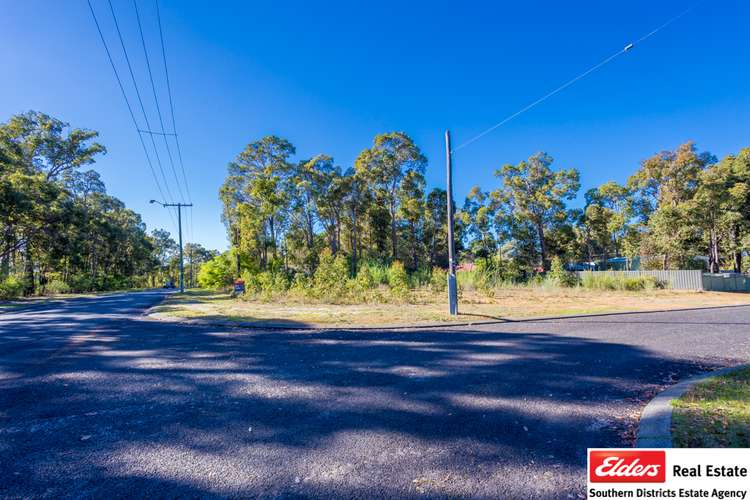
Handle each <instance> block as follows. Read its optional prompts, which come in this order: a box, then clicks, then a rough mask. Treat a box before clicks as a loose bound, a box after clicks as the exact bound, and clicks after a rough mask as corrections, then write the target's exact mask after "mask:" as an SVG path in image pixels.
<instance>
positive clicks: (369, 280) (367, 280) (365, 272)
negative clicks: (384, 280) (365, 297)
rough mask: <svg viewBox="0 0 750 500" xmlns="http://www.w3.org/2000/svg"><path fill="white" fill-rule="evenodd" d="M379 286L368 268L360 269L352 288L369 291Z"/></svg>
mask: <svg viewBox="0 0 750 500" xmlns="http://www.w3.org/2000/svg"><path fill="white" fill-rule="evenodd" d="M379 284H380V283H379V282H378V280H377V279H376V277H375V276H373V273H372V268H371V267H370V266H362V267H360V268H359V271H358V272H357V276H356V277H355V278H354V286H356V288H358V289H361V290H370V289H372V288H375V287H377V286H378V285H379Z"/></svg>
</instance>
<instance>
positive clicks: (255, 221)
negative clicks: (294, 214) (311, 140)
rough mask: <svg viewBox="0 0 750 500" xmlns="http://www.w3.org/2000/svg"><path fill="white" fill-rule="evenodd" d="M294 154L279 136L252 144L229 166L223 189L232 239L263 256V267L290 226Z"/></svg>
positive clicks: (261, 265)
mask: <svg viewBox="0 0 750 500" xmlns="http://www.w3.org/2000/svg"><path fill="white" fill-rule="evenodd" d="M294 153H295V148H294V146H293V145H292V144H291V143H290V142H289V141H287V140H286V139H282V138H279V137H276V136H267V137H264V138H263V139H261V140H259V141H256V142H252V143H250V144H248V145H247V146H246V147H245V149H244V150H243V151H242V152H241V153H240V154H239V155H237V157H236V158H235V160H234V161H233V162H232V163H230V164H229V168H228V169H229V178H228V179H227V181H226V182H225V183H224V185H223V186H222V189H221V198H222V202H223V204H224V220H225V223H226V224H227V226H228V230H229V233H230V238H231V239H232V240H233V241H235V242H236V245H237V246H238V247H239V248H241V249H243V250H244V251H246V252H247V253H248V254H251V255H252V254H257V255H259V262H258V263H259V265H260V267H261V268H265V267H266V265H267V263H268V251H269V249H270V250H271V252H272V253H273V255H274V256H276V254H277V249H278V245H279V241H280V239H281V236H282V235H283V231H284V228H285V224H286V223H287V217H288V215H289V202H290V198H291V190H292V184H291V179H292V177H293V173H294V169H293V167H292V165H291V163H290V162H289V158H290V157H291V156H292V155H294Z"/></svg>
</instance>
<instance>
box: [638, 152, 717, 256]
mask: <svg viewBox="0 0 750 500" xmlns="http://www.w3.org/2000/svg"><path fill="white" fill-rule="evenodd" d="M715 162H716V158H715V157H714V156H713V155H712V154H710V153H708V152H703V153H699V152H698V150H697V148H696V147H695V144H694V143H693V142H690V141H689V142H686V143H684V144H681V145H680V146H678V147H677V149H675V150H674V151H662V152H660V153H657V154H655V155H653V156H651V157H649V158H647V159H646V160H644V161H643V162H641V166H640V168H639V169H638V171H637V172H636V173H635V174H634V175H632V176H631V177H630V178H629V179H628V187H629V188H630V189H631V191H632V192H633V195H634V208H635V214H636V215H637V216H638V217H639V218H640V220H641V221H642V222H643V223H644V224H646V225H647V228H646V232H645V235H644V240H643V247H644V248H643V251H642V253H643V254H645V255H647V256H651V255H661V265H660V267H661V268H662V269H669V268H670V267H671V266H672V264H675V265H678V266H679V265H685V262H686V261H687V260H688V259H689V258H690V254H691V253H694V252H695V250H696V248H695V245H696V238H697V237H698V236H699V235H697V234H696V232H695V230H694V227H693V226H692V224H691V223H690V222H689V214H688V213H687V207H686V206H685V203H686V202H688V201H689V200H691V199H692V197H693V196H694V194H695V193H696V191H697V189H698V187H699V183H700V178H701V172H702V171H703V170H705V169H706V167H708V166H709V165H711V164H713V163H715ZM671 261H674V262H671Z"/></svg>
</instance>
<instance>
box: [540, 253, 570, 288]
mask: <svg viewBox="0 0 750 500" xmlns="http://www.w3.org/2000/svg"><path fill="white" fill-rule="evenodd" d="M546 281H548V282H549V283H548V284H551V285H554V286H565V287H570V286H575V285H576V282H577V279H576V277H575V275H574V274H573V273H570V272H568V271H567V270H566V269H565V265H564V264H563V261H562V259H560V257H554V258H553V259H552V265H551V267H550V271H549V273H547V277H546Z"/></svg>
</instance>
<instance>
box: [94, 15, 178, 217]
mask: <svg viewBox="0 0 750 500" xmlns="http://www.w3.org/2000/svg"><path fill="white" fill-rule="evenodd" d="M86 1H87V3H88V5H89V10H90V11H91V17H92V18H93V19H94V24H95V25H96V31H97V32H98V33H99V39H100V40H101V41H102V45H103V46H104V51H105V52H106V53H107V59H108V60H109V64H110V66H112V71H113V72H114V74H115V79H116V80H117V85H118V86H119V87H120V92H121V93H122V98H123V99H124V100H125V106H127V108H128V112H129V113H130V118H131V119H132V120H133V126H134V127H135V130H136V133H137V134H138V140H139V141H140V143H141V146H142V147H143V153H144V154H145V155H146V163H147V164H148V167H149V170H150V171H151V175H152V176H153V178H154V182H155V183H156V189H157V190H158V191H159V194H160V195H161V197H162V198H165V196H164V191H163V190H162V187H161V184H160V183H159V177H158V176H157V175H156V170H154V165H153V163H152V162H151V157H150V156H149V154H148V148H147V147H146V143H145V142H144V141H143V136H142V135H141V133H140V129H139V127H138V121H137V120H136V119H135V113H133V107H132V106H131V105H130V100H129V99H128V95H127V93H126V92H125V87H124V86H123V84H122V80H121V79H120V74H119V73H118V72H117V67H116V66H115V62H114V60H113V59H112V54H111V53H110V51H109V46H108V45H107V41H106V40H105V39H104V34H103V33H102V29H101V26H100V25H99V20H98V19H97V18H96V13H95V12H94V7H93V6H92V5H91V0H86ZM169 215H170V218H171V219H172V223H173V224H175V225H176V223H175V220H174V216H173V215H172V212H169Z"/></svg>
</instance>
